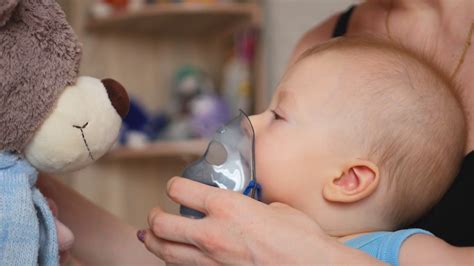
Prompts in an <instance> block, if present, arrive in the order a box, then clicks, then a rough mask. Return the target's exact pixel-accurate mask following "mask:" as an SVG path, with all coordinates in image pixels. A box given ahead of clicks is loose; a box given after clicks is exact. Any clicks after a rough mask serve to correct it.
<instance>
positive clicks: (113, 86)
mask: <svg viewBox="0 0 474 266" xmlns="http://www.w3.org/2000/svg"><path fill="white" fill-rule="evenodd" d="M102 84H104V87H105V89H106V90H107V94H108V95H109V99H110V102H111V103H112V106H113V107H114V108H115V110H116V111H117V113H118V114H119V115H120V117H122V118H125V116H127V114H128V110H129V108H130V100H129V98H128V94H127V91H126V90H125V88H124V87H123V86H122V84H120V83H119V82H118V81H115V80H113V79H103V80H102Z"/></svg>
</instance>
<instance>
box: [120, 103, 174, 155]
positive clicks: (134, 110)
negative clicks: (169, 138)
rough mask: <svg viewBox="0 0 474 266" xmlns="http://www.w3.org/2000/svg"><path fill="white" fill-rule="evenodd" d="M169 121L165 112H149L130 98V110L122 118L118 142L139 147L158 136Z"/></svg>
mask: <svg viewBox="0 0 474 266" xmlns="http://www.w3.org/2000/svg"><path fill="white" fill-rule="evenodd" d="M168 123H169V118H168V116H167V115H166V114H165V113H159V114H157V115H152V114H150V113H149V112H148V111H147V110H146V109H145V107H143V106H142V105H141V104H140V103H139V102H138V101H137V100H135V99H131V101H130V111H129V113H128V115H127V117H125V118H124V120H123V125H122V129H121V131H120V144H122V145H124V146H128V147H132V148H141V147H144V146H146V144H148V143H150V142H152V141H154V140H156V139H158V138H159V136H160V134H162V133H163V131H164V130H165V128H166V127H167V125H168Z"/></svg>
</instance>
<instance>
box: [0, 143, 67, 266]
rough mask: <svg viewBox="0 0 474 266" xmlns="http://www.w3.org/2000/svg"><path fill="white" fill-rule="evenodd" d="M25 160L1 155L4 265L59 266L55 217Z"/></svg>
mask: <svg viewBox="0 0 474 266" xmlns="http://www.w3.org/2000/svg"><path fill="white" fill-rule="evenodd" d="M37 175H38V173H37V172H36V170H35V169H34V168H33V167H32V166H31V165H30V164H29V163H28V162H27V161H26V160H24V159H22V158H21V157H19V156H18V155H15V154H12V153H9V152H0V265H41V266H43V265H46V266H49V265H58V264H59V255H58V243H57V237H56V227H55V223H54V217H53V215H52V213H51V211H50V209H49V207H48V203H47V201H46V200H45V198H44V197H43V195H42V194H41V192H40V191H39V190H38V189H37V188H36V187H35V183H36V179H37Z"/></svg>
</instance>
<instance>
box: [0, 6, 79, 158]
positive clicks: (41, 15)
mask: <svg viewBox="0 0 474 266" xmlns="http://www.w3.org/2000/svg"><path fill="white" fill-rule="evenodd" d="M80 57H81V49H80V44H79V43H78V41H77V39H76V36H75V35H74V33H73V31H72V29H71V27H70V26H69V25H68V24H67V22H66V19H65V15H64V13H63V12H62V10H61V8H60V7H59V6H58V4H57V3H56V1H55V0H0V151H1V150H11V151H18V152H20V151H22V149H23V148H24V147H25V145H26V144H27V143H28V141H29V140H30V139H31V137H32V136H33V134H34V132H35V131H36V130H37V129H38V128H39V126H40V125H41V123H42V122H43V121H44V120H45V119H46V118H47V117H48V115H49V113H50V111H51V110H52V109H53V108H54V104H55V102H56V100H57V99H58V97H59V95H60V94H61V93H62V92H63V90H64V88H65V87H66V86H68V85H72V84H73V83H74V82H75V80H76V77H77V74H78V68H79V61H80Z"/></svg>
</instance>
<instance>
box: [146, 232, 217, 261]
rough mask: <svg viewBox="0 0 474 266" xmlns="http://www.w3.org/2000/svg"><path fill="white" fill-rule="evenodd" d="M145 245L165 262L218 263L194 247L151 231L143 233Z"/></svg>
mask: <svg viewBox="0 0 474 266" xmlns="http://www.w3.org/2000/svg"><path fill="white" fill-rule="evenodd" d="M143 240H144V244H145V247H146V248H147V249H148V250H149V251H150V252H151V253H153V254H155V255H156V256H157V257H159V258H161V259H162V260H164V261H165V262H166V263H167V264H177V265H218V263H217V262H216V261H214V260H212V259H211V258H209V257H207V256H206V255H204V254H203V253H202V252H201V251H199V250H198V249H197V248H196V247H194V246H191V245H186V244H181V243H176V242H171V241H167V240H164V239H160V238H158V237H156V236H155V235H153V233H152V232H151V231H149V230H148V231H146V232H145V235H144V239H143Z"/></svg>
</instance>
